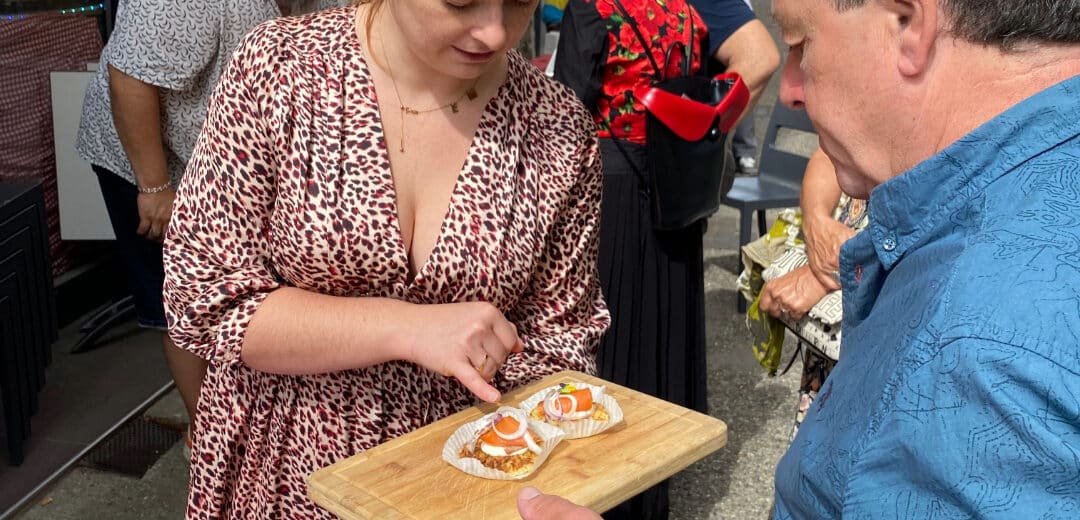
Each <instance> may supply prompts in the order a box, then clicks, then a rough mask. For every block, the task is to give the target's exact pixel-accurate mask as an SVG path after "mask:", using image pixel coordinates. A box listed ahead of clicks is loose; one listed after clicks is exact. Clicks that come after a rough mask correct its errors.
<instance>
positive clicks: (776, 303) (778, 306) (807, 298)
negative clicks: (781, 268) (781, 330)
mask: <svg viewBox="0 0 1080 520" xmlns="http://www.w3.org/2000/svg"><path fill="white" fill-rule="evenodd" d="M828 293H829V289H828V288H827V287H825V286H824V285H822V283H821V282H820V281H819V280H818V278H817V276H815V275H814V273H813V272H812V271H811V270H810V266H806V265H804V266H802V267H800V268H798V269H795V270H793V271H791V272H789V273H788V274H785V275H784V276H781V277H779V278H774V279H772V280H770V281H769V282H768V283H766V284H765V287H764V288H763V289H762V290H761V301H760V303H759V304H758V308H759V309H761V311H762V312H767V313H769V315H771V316H773V317H774V318H780V317H781V316H783V315H787V316H788V317H790V318H791V319H794V320H799V319H802V317H803V316H805V315H806V313H807V312H809V311H810V308H811V307H813V306H814V305H815V304H817V302H818V301H820V300H821V299H822V298H823V297H825V295H826V294H828Z"/></svg>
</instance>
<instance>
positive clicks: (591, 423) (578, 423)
mask: <svg viewBox="0 0 1080 520" xmlns="http://www.w3.org/2000/svg"><path fill="white" fill-rule="evenodd" d="M571 384H573V385H574V386H575V387H577V388H588V389H590V390H592V394H593V402H595V403H599V404H601V405H602V406H603V407H604V409H605V410H607V414H608V420H606V421H597V420H594V419H592V418H585V419H578V420H574V421H562V422H560V423H559V424H558V425H557V427H558V428H559V429H560V430H562V431H564V432H566V438H567V439H581V438H584V437H591V436H593V435H596V434H598V433H600V432H603V431H604V430H607V429H608V428H611V427H612V426H615V425H616V424H619V423H621V422H622V420H623V413H622V408H619V403H618V402H616V401H615V398H614V397H611V396H610V395H607V393H606V392H604V387H603V386H596V385H590V384H588V383H571ZM558 388H559V386H558V385H555V386H549V387H547V388H544V389H543V390H540V391H539V392H536V393H535V394H533V395H532V396H531V397H529V398H528V399H526V400H524V401H522V402H521V404H519V405H518V407H519V408H521V409H523V410H525V413H526V415H527V414H529V413H531V412H532V411H533V409H535V408H536V405H538V404H540V402H541V401H543V400H544V398H545V397H547V395H548V393H549V392H551V391H552V390H558ZM530 420H535V419H531V418H530ZM549 426H556V425H554V424H551V425H549Z"/></svg>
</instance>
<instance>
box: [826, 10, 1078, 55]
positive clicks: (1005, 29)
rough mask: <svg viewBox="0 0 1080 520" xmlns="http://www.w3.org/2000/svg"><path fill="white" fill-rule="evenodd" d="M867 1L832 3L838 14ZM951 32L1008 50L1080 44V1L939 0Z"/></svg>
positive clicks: (976, 41) (966, 38)
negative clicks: (1034, 45)
mask: <svg viewBox="0 0 1080 520" xmlns="http://www.w3.org/2000/svg"><path fill="white" fill-rule="evenodd" d="M866 1H867V0H832V2H833V4H834V5H835V6H836V8H837V10H839V11H846V10H848V9H854V8H856V7H861V6H862V5H864V4H865V3H866ZM941 5H942V9H944V12H945V16H946V17H948V20H949V24H950V26H951V27H950V31H951V32H952V33H953V34H955V35H956V36H957V37H958V38H960V39H962V40H966V41H969V42H972V43H978V44H983V45H993V46H997V47H1000V48H1001V49H1003V50H1011V49H1014V48H1016V47H1017V46H1018V45H1022V44H1027V43H1036V44H1037V43H1080V0H941Z"/></svg>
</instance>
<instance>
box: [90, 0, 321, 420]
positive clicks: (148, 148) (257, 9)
mask: <svg viewBox="0 0 1080 520" xmlns="http://www.w3.org/2000/svg"><path fill="white" fill-rule="evenodd" d="M338 4H339V2H337V1H330V0H278V1H277V2H275V1H274V0H224V1H223V0H183V1H180V0H165V1H161V0H153V1H152V0H127V1H124V2H121V3H120V5H119V8H118V10H117V17H116V26H115V30H114V31H113V33H112V34H111V36H110V38H109V42H108V44H107V45H106V46H105V49H104V50H103V51H102V54H101V63H100V66H99V69H98V74H97V76H96V77H95V78H94V80H93V81H92V83H91V84H90V86H89V87H88V89H87V92H86V98H85V100H84V102H83V113H82V121H81V122H80V125H79V133H78V137H77V139H76V145H75V147H76V149H77V150H78V151H79V154H80V155H81V156H82V157H83V158H84V159H86V160H87V161H89V162H90V163H91V165H92V167H93V170H94V172H95V173H96V174H97V176H98V181H99V183H100V185H101V190H102V194H103V196H104V198H105V203H106V207H107V209H108V211H109V218H110V220H111V222H112V226H113V230H114V233H115V235H116V238H117V247H118V250H119V252H120V255H121V258H122V260H123V261H124V264H125V269H126V272H127V275H128V285H129V288H130V290H131V292H132V294H133V296H134V300H135V307H136V312H137V314H138V321H139V324H140V325H142V326H144V327H151V328H158V329H164V328H165V325H166V324H165V313H164V309H163V306H162V297H161V286H162V283H163V279H164V275H163V271H162V260H161V240H162V237H163V236H164V231H165V226H166V225H167V224H168V222H169V218H170V216H171V213H172V205H173V197H174V195H175V194H174V191H173V188H174V187H175V186H176V183H177V182H178V181H179V179H180V177H181V175H183V172H184V168H185V166H186V165H187V162H188V160H189V159H190V158H191V153H192V150H193V149H194V148H195V141H196V139H197V138H198V136H199V132H200V131H201V130H202V126H203V121H204V120H205V118H206V109H207V105H208V103H209V99H210V95H211V93H212V91H213V88H214V85H215V84H216V83H217V80H218V77H219V76H220V75H221V73H222V70H223V69H224V68H225V64H226V63H227V62H228V60H229V58H230V57H231V56H232V52H233V50H234V49H235V48H236V47H237V45H239V43H240V39H241V38H242V37H243V36H244V34H246V33H247V32H248V31H249V30H251V29H252V28H254V27H255V26H256V25H258V24H259V23H260V22H263V21H266V20H269V19H272V18H276V17H278V16H281V15H282V14H286V15H287V14H291V13H294V12H297V13H299V12H303V11H313V10H318V9H323V8H326V7H334V6H337V5H338ZM162 337H163V341H164V348H165V354H166V359H167V360H168V362H169V366H170V369H171V371H172V374H173V378H174V379H175V380H176V385H177V389H178V390H179V391H180V394H181V396H182V397H183V399H184V404H185V406H186V407H187V411H188V413H189V414H191V415H192V416H193V415H194V410H195V402H196V400H197V397H198V391H199V386H200V385H201V381H202V378H203V374H204V373H205V370H206V364H205V362H204V361H202V360H200V359H198V358H196V357H194V356H191V355H190V354H187V353H186V352H184V351H182V350H180V349H178V348H176V346H175V345H173V343H172V341H170V340H169V338H168V336H167V335H162Z"/></svg>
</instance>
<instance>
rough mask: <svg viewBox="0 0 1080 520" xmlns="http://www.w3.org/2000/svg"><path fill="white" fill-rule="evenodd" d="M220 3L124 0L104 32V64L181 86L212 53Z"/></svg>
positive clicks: (201, 68) (154, 81) (141, 77)
mask: <svg viewBox="0 0 1080 520" xmlns="http://www.w3.org/2000/svg"><path fill="white" fill-rule="evenodd" d="M223 6H224V3H223V2H222V3H219V2H201V1H198V2H193V1H192V0H126V1H125V2H121V3H120V8H119V10H118V12H117V16H116V29H115V30H114V31H113V33H112V35H110V36H109V57H108V61H109V65H112V66H113V67H116V68H117V69H120V70H121V71H123V72H124V73H125V74H127V75H128V76H131V77H133V78H135V79H137V80H139V81H142V82H144V83H149V84H151V85H154V86H157V87H161V88H165V89H170V90H185V89H187V88H189V87H191V85H192V84H193V83H194V82H195V80H196V79H197V78H198V77H199V76H200V75H201V74H202V73H203V71H204V69H206V67H207V65H209V64H210V63H211V62H213V61H214V59H215V58H217V54H218V41H219V40H220V38H219V36H220V32H221V17H222V16H223V9H224V7H223Z"/></svg>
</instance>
